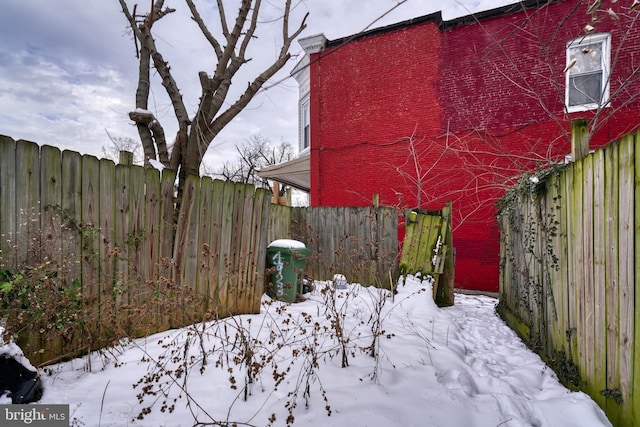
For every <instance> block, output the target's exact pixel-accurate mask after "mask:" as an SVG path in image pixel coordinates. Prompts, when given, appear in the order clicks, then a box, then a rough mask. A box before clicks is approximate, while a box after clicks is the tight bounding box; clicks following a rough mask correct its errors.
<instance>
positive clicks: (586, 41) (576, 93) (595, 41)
mask: <svg viewBox="0 0 640 427" xmlns="http://www.w3.org/2000/svg"><path fill="white" fill-rule="evenodd" d="M610 58H611V35H610V34H592V35H587V36H584V37H580V38H577V39H574V40H571V41H570V42H568V43H567V66H566V72H565V74H566V93H565V97H566V100H565V102H566V105H567V111H569V112H574V111H587V110H595V109H598V108H601V107H604V106H606V105H607V104H608V102H609V75H610V73H609V71H610V70H609V66H610V65H609V64H610Z"/></svg>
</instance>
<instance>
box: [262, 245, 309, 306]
mask: <svg viewBox="0 0 640 427" xmlns="http://www.w3.org/2000/svg"><path fill="white" fill-rule="evenodd" d="M310 252H311V251H310V250H309V249H308V248H307V247H306V246H305V245H304V243H302V242H299V241H297V240H289V239H280V240H274V241H273V242H271V243H270V244H269V246H268V247H267V263H268V265H270V266H271V267H273V268H275V271H274V272H273V274H272V275H271V276H270V278H269V285H270V286H271V287H272V290H273V291H272V293H273V294H274V296H275V297H276V298H277V299H279V300H281V301H285V302H295V301H296V293H297V292H300V289H299V286H298V273H301V272H302V270H304V267H305V266H306V265H307V257H308V256H309V253H310Z"/></svg>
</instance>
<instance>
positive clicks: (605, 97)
mask: <svg viewBox="0 0 640 427" xmlns="http://www.w3.org/2000/svg"><path fill="white" fill-rule="evenodd" d="M593 44H601V49H602V54H601V56H600V67H601V68H600V72H601V84H600V87H601V93H600V99H599V101H598V102H592V103H587V104H576V105H569V95H570V93H571V85H572V77H575V76H579V75H587V74H588V73H582V74H576V72H575V69H574V68H573V66H570V65H571V62H572V59H573V58H572V53H574V52H576V51H578V52H580V50H581V49H586V48H587V47H588V46H590V45H593ZM566 64H567V68H568V69H567V70H566V72H565V105H566V108H567V111H568V112H569V113H573V112H578V111H589V110H597V109H598V108H602V107H606V106H608V105H609V80H610V79H609V77H610V71H611V70H610V64H611V34H609V33H602V34H591V35H586V36H583V37H579V38H577V39H574V40H571V41H569V42H568V43H567V49H566ZM572 70H574V72H573V73H572Z"/></svg>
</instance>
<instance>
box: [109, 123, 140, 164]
mask: <svg viewBox="0 0 640 427" xmlns="http://www.w3.org/2000/svg"><path fill="white" fill-rule="evenodd" d="M105 132H106V133H107V136H108V137H109V141H110V143H109V145H107V146H106V147H104V146H103V147H102V155H103V156H104V158H105V159H111V160H113V161H114V162H116V163H117V162H118V161H119V159H120V152H121V151H127V152H129V153H133V164H135V165H139V164H142V162H143V157H142V147H141V146H140V141H137V140H135V139H133V138H131V137H129V136H113V135H111V134H110V133H109V131H108V130H106V129H105Z"/></svg>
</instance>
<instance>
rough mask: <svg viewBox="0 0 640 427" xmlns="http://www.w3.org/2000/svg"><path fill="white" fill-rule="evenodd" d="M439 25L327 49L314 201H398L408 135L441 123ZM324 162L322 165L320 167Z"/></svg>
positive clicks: (315, 122)
mask: <svg viewBox="0 0 640 427" xmlns="http://www.w3.org/2000/svg"><path fill="white" fill-rule="evenodd" d="M438 49H439V31H438V27H437V25H436V24H435V23H427V24H423V25H417V26H413V27H410V28H407V29H403V30H399V31H395V32H391V33H385V34H381V35H377V36H376V37H368V38H364V39H359V40H357V41H354V42H351V43H347V44H345V45H342V46H339V47H337V48H334V49H329V50H327V51H325V52H322V53H321V55H322V57H321V59H320V60H317V56H315V57H314V60H316V62H315V66H313V67H312V69H311V82H312V90H311V91H312V95H315V94H317V95H318V96H313V99H312V101H311V115H312V119H311V127H312V141H313V143H312V144H313V146H312V159H311V161H312V170H313V171H314V172H315V173H313V172H312V183H311V184H312V185H311V188H312V191H311V203H312V204H313V205H323V206H337V205H352V206H361V205H367V204H369V203H371V199H372V197H373V194H376V193H378V194H380V200H381V203H383V204H387V205H389V204H391V205H395V204H397V203H398V196H397V195H396V191H398V189H397V187H398V185H397V181H398V173H397V172H396V170H395V168H396V167H397V165H401V164H402V163H404V162H405V161H406V158H407V151H406V146H407V142H406V138H407V137H410V136H411V135H412V133H414V131H415V132H416V133H417V134H418V135H420V137H423V136H425V135H428V136H432V135H435V132H436V131H437V129H439V119H440V113H439V107H438V101H437V100H438V96H437V92H436V87H435V80H436V79H437V77H438V60H437V58H438V57H437V55H438ZM319 165H321V167H320V166H319Z"/></svg>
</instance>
